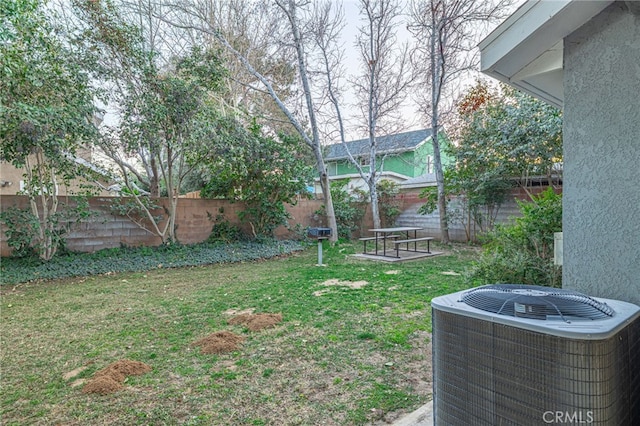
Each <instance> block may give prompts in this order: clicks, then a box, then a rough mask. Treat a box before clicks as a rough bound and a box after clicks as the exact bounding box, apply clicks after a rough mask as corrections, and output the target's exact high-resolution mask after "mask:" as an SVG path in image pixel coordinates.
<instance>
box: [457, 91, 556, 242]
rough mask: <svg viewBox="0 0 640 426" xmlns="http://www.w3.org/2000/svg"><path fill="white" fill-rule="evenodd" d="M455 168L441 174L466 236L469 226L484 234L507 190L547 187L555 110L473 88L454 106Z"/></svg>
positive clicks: (551, 177) (515, 95)
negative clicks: (454, 198) (535, 185)
mask: <svg viewBox="0 0 640 426" xmlns="http://www.w3.org/2000/svg"><path fill="white" fill-rule="evenodd" d="M458 113H459V123H458V127H459V128H460V132H459V135H458V137H457V142H458V143H457V144H456V146H455V147H453V148H452V151H453V152H452V155H454V156H455V157H456V166H455V168H454V169H452V170H451V171H450V172H449V173H447V176H446V179H447V187H448V193H449V194H451V195H456V196H457V201H458V203H461V206H462V207H460V208H459V212H458V213H460V215H459V216H460V219H461V220H462V221H463V222H465V224H466V229H467V231H468V232H467V234H468V235H470V234H471V233H470V232H469V231H470V228H471V226H472V224H475V226H477V227H478V228H479V229H480V230H481V231H486V230H490V229H491V228H492V227H493V225H494V222H495V218H496V215H497V213H498V210H499V209H500V206H501V205H502V204H503V203H504V201H505V200H506V197H507V195H508V192H509V190H510V189H511V188H512V187H513V186H514V185H520V186H521V187H523V188H524V189H525V190H527V191H528V190H529V188H530V185H531V183H532V178H533V177H536V178H538V179H540V178H542V179H543V180H546V181H547V182H548V183H549V185H553V184H555V183H556V182H557V180H558V178H559V173H560V168H559V167H558V165H559V164H561V161H562V115H561V112H560V111H559V110H557V109H556V108H554V107H551V106H549V105H547V104H546V103H544V102H541V101H538V100H536V99H534V98H532V97H531V96H529V95H526V94H524V93H522V92H519V91H517V90H515V89H512V88H509V87H507V86H502V87H501V88H500V91H498V90H495V89H492V88H490V87H489V86H487V84H486V83H483V82H478V83H477V84H476V86H474V87H472V88H471V89H470V90H469V91H468V92H467V93H466V94H465V96H464V97H463V98H462V100H461V101H460V102H459V103H458Z"/></svg>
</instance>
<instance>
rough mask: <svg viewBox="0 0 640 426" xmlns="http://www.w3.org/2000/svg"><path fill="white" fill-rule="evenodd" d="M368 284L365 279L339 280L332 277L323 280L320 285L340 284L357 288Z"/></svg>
mask: <svg viewBox="0 0 640 426" xmlns="http://www.w3.org/2000/svg"><path fill="white" fill-rule="evenodd" d="M367 284H369V283H368V282H366V281H340V280H338V279H335V278H332V279H330V280H327V281H325V282H323V283H322V284H321V285H324V286H340V287H349V288H353V289H359V288H362V287H364V286H365V285H367Z"/></svg>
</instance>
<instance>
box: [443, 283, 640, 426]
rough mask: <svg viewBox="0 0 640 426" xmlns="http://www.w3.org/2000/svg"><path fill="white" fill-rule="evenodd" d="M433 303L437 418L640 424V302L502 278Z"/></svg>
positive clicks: (491, 424)
mask: <svg viewBox="0 0 640 426" xmlns="http://www.w3.org/2000/svg"><path fill="white" fill-rule="evenodd" d="M432 310H433V373H434V383H433V389H434V391H433V393H434V420H435V424H436V425H465V426H466V425H474V426H478V425H487V426H496V425H518V426H526V425H536V426H537V425H544V424H591V425H607V426H610V425H616V426H623V425H629V426H633V425H640V307H638V306H636V305H633V304H631V303H626V302H622V301H617V300H609V299H596V298H592V297H588V296H586V295H584V294H581V293H578V292H573V291H569V290H561V289H554V288H549V287H540V286H527V285H517V284H498V285H489V286H483V287H478V288H475V289H472V290H469V291H462V292H457V293H453V294H449V295H446V296H442V297H437V298H435V299H433V301H432Z"/></svg>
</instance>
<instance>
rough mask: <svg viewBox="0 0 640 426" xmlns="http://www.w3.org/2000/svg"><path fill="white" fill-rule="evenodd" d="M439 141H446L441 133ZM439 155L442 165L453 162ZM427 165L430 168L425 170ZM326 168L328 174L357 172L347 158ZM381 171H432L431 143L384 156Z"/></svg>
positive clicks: (414, 173)
mask: <svg viewBox="0 0 640 426" xmlns="http://www.w3.org/2000/svg"><path fill="white" fill-rule="evenodd" d="M440 141H441V146H442V145H443V144H446V143H448V140H447V139H446V137H443V136H442V135H441V136H440ZM441 151H442V150H441ZM441 155H442V163H443V165H445V166H446V165H448V164H451V163H452V162H453V158H451V157H449V156H447V155H446V154H445V153H444V152H441ZM377 165H378V166H380V159H378V161H377ZM428 166H429V168H430V170H427V167H428ZM363 168H364V170H365V172H367V171H369V167H368V166H363ZM327 170H328V173H329V176H342V175H351V174H358V169H356V167H355V166H354V165H353V164H351V162H350V161H349V160H347V159H344V160H340V161H337V162H336V161H330V162H328V163H327ZM382 171H385V172H395V173H398V174H401V175H404V176H407V177H408V178H412V177H416V176H421V175H423V174H425V173H427V172H430V173H433V145H431V142H430V141H428V142H426V143H424V144H422V145H420V146H418V147H417V148H416V149H415V150H410V151H406V152H402V153H398V154H394V155H388V156H386V157H385V160H384V169H383V170H382Z"/></svg>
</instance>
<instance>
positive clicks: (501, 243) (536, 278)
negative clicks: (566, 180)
mask: <svg viewBox="0 0 640 426" xmlns="http://www.w3.org/2000/svg"><path fill="white" fill-rule="evenodd" d="M518 205H519V207H520V212H521V214H522V216H521V217H518V218H516V219H515V220H514V223H513V224H511V225H496V227H495V229H494V230H493V231H491V232H488V233H487V234H485V236H484V237H483V240H484V241H485V244H484V251H483V254H482V256H481V258H480V261H479V262H478V263H477V264H475V265H474V266H473V268H472V270H471V273H470V278H471V279H472V280H477V281H480V282H481V283H483V284H490V283H517V284H536V285H547V286H551V287H561V286H562V269H561V267H558V266H556V265H554V264H553V234H554V233H555V232H560V231H561V230H562V197H561V196H560V195H558V194H556V193H554V192H553V190H552V189H548V190H547V191H545V192H543V193H541V194H540V195H538V196H534V197H532V201H531V202H518Z"/></svg>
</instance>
